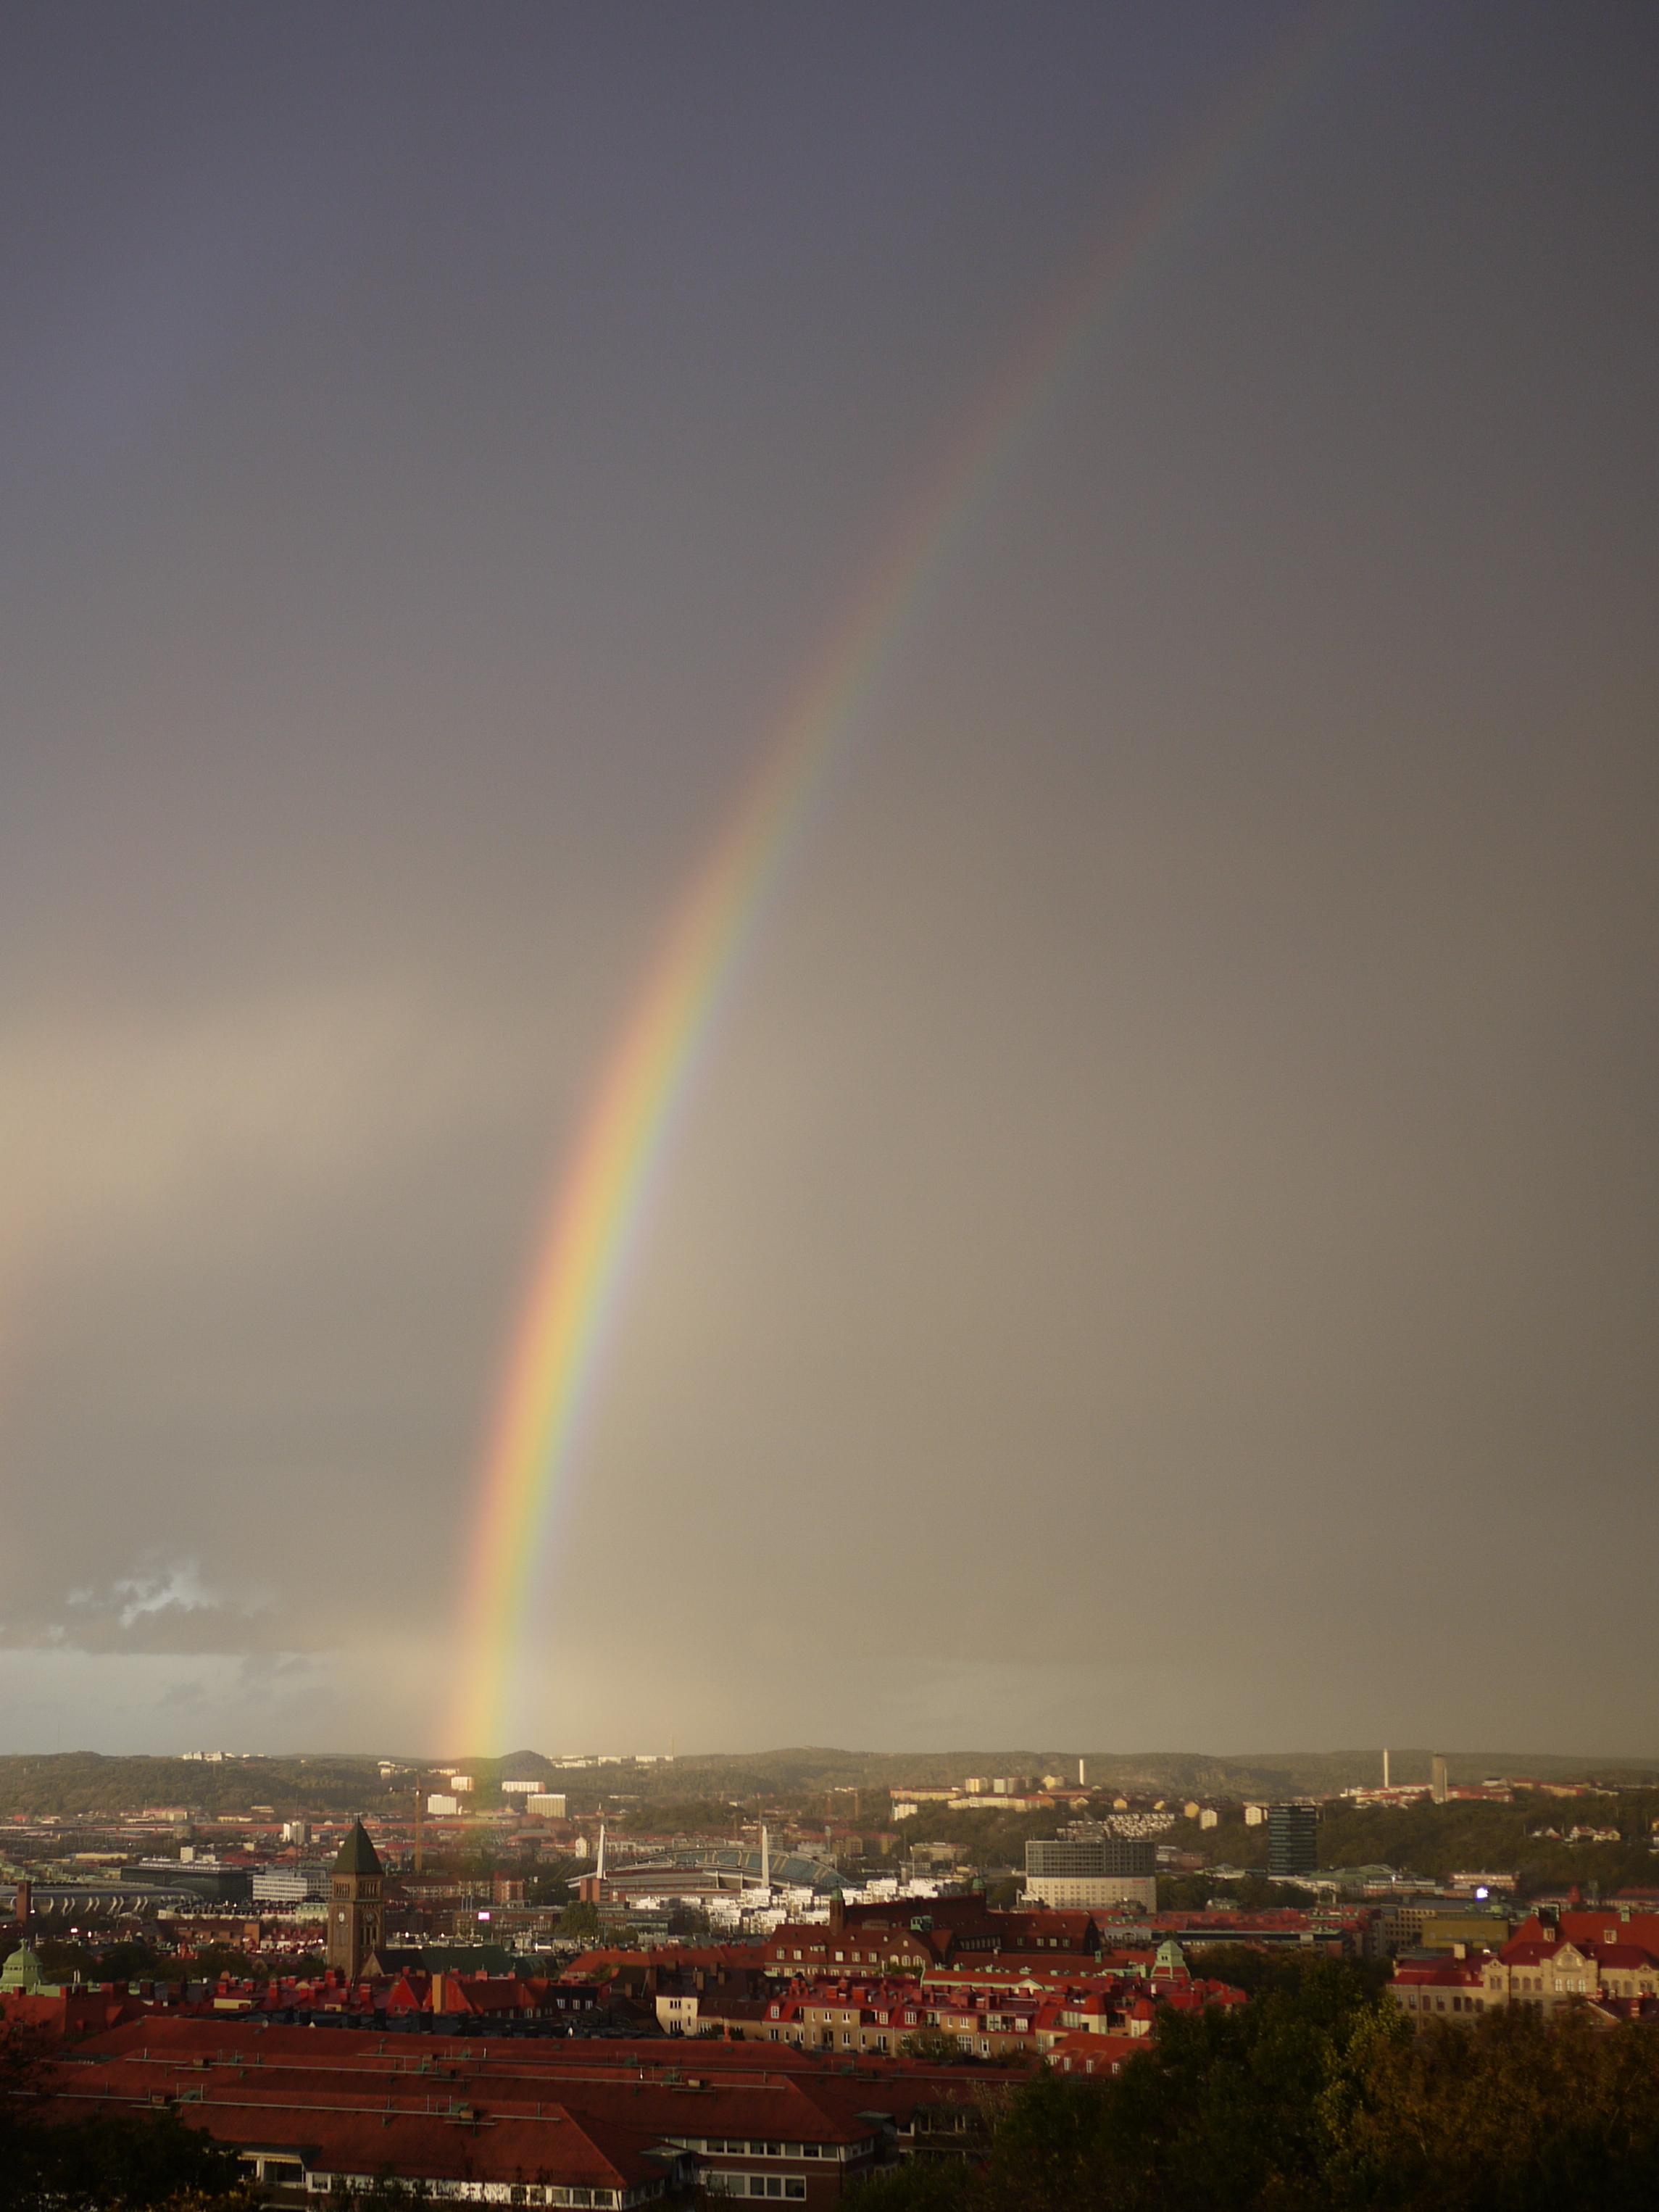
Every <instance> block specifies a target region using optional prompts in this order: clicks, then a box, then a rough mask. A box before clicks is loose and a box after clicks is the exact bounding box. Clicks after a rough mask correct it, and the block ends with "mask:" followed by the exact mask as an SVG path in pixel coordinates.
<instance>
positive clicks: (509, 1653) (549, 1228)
mask: <svg viewBox="0 0 1659 2212" xmlns="http://www.w3.org/2000/svg"><path fill="white" fill-rule="evenodd" d="M1375 4H1376V0H1370V4H1358V0H1356V4H1348V5H1340V6H1336V7H1334V8H1329V9H1326V8H1322V9H1318V10H1317V11H1316V13H1315V14H1313V15H1310V17H1309V18H1308V19H1307V20H1306V21H1304V23H1303V24H1301V25H1300V26H1299V27H1298V28H1297V32H1296V33H1295V34H1294V35H1293V36H1292V37H1291V40H1289V42H1288V43H1287V44H1286V45H1285V46H1282V47H1280V48H1279V49H1278V50H1277V51H1276V52H1274V53H1273V56H1272V58H1270V60H1269V61H1268V62H1267V65H1266V66H1265V67H1263V68H1261V69H1260V70H1258V71H1256V72H1255V74H1254V75H1252V76H1250V77H1249V79H1248V80H1247V81H1246V82H1244V83H1243V84H1242V85H1241V86H1239V87H1238V88H1236V89H1235V91H1234V92H1233V94H1232V95H1231V98H1230V99H1229V100H1228V101H1227V102H1226V104H1225V107H1224V108H1223V110H1222V111H1221V112H1220V113H1219V114H1218V115H1217V116H1216V117H1214V118H1212V121H1211V123H1210V125H1209V127H1208V128H1207V129H1206V130H1205V131H1203V132H1201V133H1200V134H1199V135H1198V136H1197V137H1194V140H1193V141H1192V142H1191V143H1189V144H1188V146H1187V147H1186V148H1185V149H1184V150H1183V152H1182V155H1180V157H1179V158H1177V159H1176V161H1172V162H1171V163H1170V166H1169V167H1168V168H1167V169H1166V170H1165V171H1164V174H1163V175H1162V176H1161V178H1160V179H1158V183H1157V184H1156V185H1155V186H1154V188H1153V189H1152V191H1150V192H1149V193H1148V195H1147V196H1146V198H1145V200H1144V201H1143V202H1142V204H1140V206H1139V210H1138V212H1137V213H1136V215H1135V216H1134V217H1133V220H1132V221H1131V222H1129V223H1128V224H1127V226H1124V227H1121V228H1116V229H1115V230H1114V232H1113V233H1112V234H1111V235H1110V236H1109V238H1108V240H1106V241H1105V242H1104V243H1103V246H1101V248H1100V249H1099V250H1098V252H1097V253H1096V254H1095V255H1094V256H1093V257H1092V258H1091V260H1090V261H1089V262H1088V264H1086V265H1085V268H1084V269H1083V270H1081V271H1080V273H1079V276H1077V278H1076V279H1075V281H1074V282H1073V283H1072V284H1071V285H1069V286H1068V287H1067V288H1066V290H1065V291H1064V293H1063V294H1062V295H1060V298H1059V299H1058V300H1056V301H1055V302H1054V304H1053V306H1052V307H1051V308H1050V309H1049V311H1048V313H1047V314H1046V315H1045V316H1044V317H1043V318H1042V320H1041V322H1040V323H1039V325H1037V327H1036V329H1035V331H1032V332H1031V333H1030V335H1029V336H1028V337H1027V338H1026V340H1025V342H1024V343H1023V344H1022V345H1021V346H1020V348H1019V349H1018V351H1017V352H1016V353H1015V355H1014V356H1013V357H1012V359H1011V360H1010V361H1009V362H1007V363H1006V366H1005V367H1004V368H1003V371H1002V373H1001V374H1000V375H999V376H998V377H997V378H996V380H994V383H993V384H992V385H991V386H989V387H988V388H987V391H986V392H984V393H983V394H982V395H981V398H980V399H979V401H978V402H977V404H975V406H974V407H973V408H972V409H971V410H969V413H968V414H967V415H966V416H964V418H963V421H962V422H960V424H959V425H958V427H957V432H956V435H954V437H952V438H951V440H950V441H948V443H947V444H946V445H945V447H944V450H943V453H942V455H941V457H940V459H939V463H938V465H936V467H935V468H934V470H933V472H932V475H931V477H930V478H929V480H928V481H927V483H925V484H924V486H923V488H922V489H921V493H920V495H918V496H916V497H915V499H914V500H913V501H912V502H911V504H910V506H909V507H908V511H907V512H906V513H904V514H903V515H902V518H901V520H900V523H899V526H898V527H897V528H896V530H895V532H893V533H892V536H891V538H890V541H889V543H888V544H887V547H886V550H885V551H884V554H883V556H882V557H881V558H880V559H879V561H878V562H877V564H876V565H875V567H874V568H873V570H872V573H871V574H870V576H869V577H868V579H867V580H866V583H865V585H864V586H863V588H862V589H861V590H860V592H858V593H857V595H856V597H855V598H854V601H853V603H852V605H850V607H849V608H848V611H847V612H846V615H845V617H844V619H843V620H842V623H840V624H839V626H838V627H837V629H836V632H835V633H834V635H833V636H832V638H831V640H830V641H829V644H828V646H827V647H826V648H825V649H824V650H823V652H822V653H821V654H820V656H819V658H818V659H817V663H816V665H815V666H814V667H813V669H812V670H811V673H810V675H809V678H808V680H807V682H806V683H805V685H804V687H803V689H802V690H801V692H800V694H799V697H798V698H797V700H796V702H795V703H794V705H793V708H791V710H790V711H789V712H788V713H787V714H786V715H785V716H784V718H783V720H782V722H781V726H780V727H779V729H778V730H777V731H776V732H775V734H774V736H773V738H772V739H771V741H770V743H769V744H768V745H767V746H766V748H765V749H764V750H763V751H762V753H761V754H760V756H759V757H758V760H757V763H756V765H755V767H754V768H753V769H752V771H751V772H750V775H749V777H748V780H747V781H746V783H745V784H744V788H743V790H742V791H741V793H740V794H739V796H738V802H737V804H736V805H735V806H734V807H733V808H732V811H731V812H730V813H729V815H728V816H727V817H726V822H725V826H724V827H723V828H722V829H721V830H720V835H719V836H718V838H717V839H716V842H715V843H714V849H713V850H712V852H710V853H709V854H708V855H707V857H706V858H705V859H704V860H703V861H702V865H701V866H700V867H698V868H697V869H696V872H695V873H694V874H693V875H692V877H691V878H690V884H689V887H688V889H687V890H686V891H685V893H684V896H683V898H682V900H681V902H680V904H679V905H678V908H677V909H676V910H675V911H674V912H673V914H672V915H671V919H670V921H669V923H668V927H667V928H666V930H665V933H664V934H663V936H662V938H661V940H660V943H659V946H658V949H657V951H656V954H655V957H653V960H652V961H651V963H650V965H649V967H648V968H647V971H646V975H645V980H644V983H643V987H641V991H640V993H639V995H638V997H637V999H636V1000H635V1003H634V1005H633V1006H632V1007H631V1008H630V1010H629V1012H628V1015H627V1017H626V1018H625V1019H624V1021H623V1024H622V1025H621V1029H620V1031H619V1033H618V1035H617V1038H616V1041H615V1043H614V1045H613V1047H612V1048H611V1052H610V1054H609V1056H608V1058H607V1059H606V1060H605V1065H604V1067H603V1069H602V1072H601V1074H600V1077H599V1084H598V1086H597V1088H596V1090H595V1091H594V1092H593V1094H592V1099H591V1101H590V1103H589V1104H588V1107H587V1110H586V1115H585V1117H584V1119H583V1121H582V1123H581V1126H580V1130H579V1133H578V1134H577V1138H576V1141H575V1145H574V1149H573V1150H572V1151H571V1152H569V1153H568V1156H567V1157H566V1159H565V1161H564V1164H563V1165H562V1172H561V1173H560V1174H559V1176H558V1177H557V1180H556V1185H555V1188H554V1192H553V1196H552V1200H551V1203H550V1207H549V1209H548V1212H547V1216H546V1223H545V1227H544V1231H543V1233H542V1236H541V1239H540V1243H539V1245H538V1258H537V1260H536V1262H535V1265H534V1267H533V1269H532V1274H531V1279H530V1285H529V1291H528V1295H527V1296H526V1298H525V1300H524V1303H523V1305H522V1308H521V1310H520V1316H519V1319H518V1322H517V1326H516V1328H514V1331H513V1342H512V1349H511V1352H510V1356H509V1358H508V1360H507V1366H506V1371H505V1376H504V1378H503V1381H502V1384H501V1389H500V1393H499V1395H498V1399H497V1402H496V1409H495V1416H494V1419H493V1421H492V1423H491V1425H490V1431H489V1440H488V1445H487V1449H486V1452H485V1455H484V1460H483V1472H482V1475H481V1478H480V1480H479V1484H478V1505H477V1519H476V1523H475V1526H474V1529H473V1534H472V1541H471V1548H470V1554H469V1558H468V1564H467V1570H466V1578H465V1589H464V1593H463V1600H462V1614H461V1640H460V1658H461V1664H460V1667H459V1671H458V1675H457V1702H456V1704H455V1706H454V1708H453V1711H452V1712H451V1714H450V1715H449V1717H448V1722H447V1741H448V1742H449V1743H450V1744H451V1745H452V1746H453V1747H454V1748H455V1749H456V1751H457V1752H464V1753H468V1754H470V1755H474V1756H477V1755H488V1754H489V1753H492V1752H498V1751H500V1750H501V1749H503V1748H504V1747H506V1744H507V1735H508V1729H509V1725H510V1723H511V1722H512V1720H513V1717H514V1715H513V1711H512V1709H511V1704H510V1699H511V1696H512V1692H513V1688H514V1686H515V1683H516V1681H517V1679H518V1677H519V1674H520V1655H521V1650H522V1646H523V1644H524V1642H525V1640H526V1625H527V1622H528V1620H529V1616H530V1610H531V1607H532V1601H533V1600H534V1597H535V1595H536V1590H537V1587H538V1582H539V1580H540V1577H541V1573H542V1563H543V1558H544V1553H545V1552H546V1549H547V1547H548V1538H549V1533H550V1523H551V1519H552V1516H553V1512H554V1510H555V1507H556V1503H557V1500H558V1498H559V1497H560V1495H561V1493H562V1492H563V1490H564V1489H565V1488H566V1487H567V1486H568V1482H569V1479H570V1475H571V1471H572V1468H573V1467H574V1464H575V1462H576V1459H577V1457H578V1455H579V1451H580V1443H581V1438H582V1435H583V1431H584V1428H585V1425H586V1420H587V1418H588V1416H589V1414H590V1413H591V1412H592V1406H593V1401H594V1398H595V1395H596V1392H597V1389H598V1384H599V1376H600V1372H601V1369H602V1366H603V1364H604V1354H605V1346H606V1342H607V1340H608V1338H609V1336H610V1334H611V1330H612V1328H613V1325H614V1323H615V1321H616V1318H617V1310H618V1307H619V1304H620V1302H621V1299H622V1297H623V1290H624V1287H625V1285H626V1283H627V1279H628V1274H629V1261H630V1259H631V1257H632V1255H634V1253H635V1251H636V1249H637V1248H638V1245H639V1242H640V1238H641V1231H642V1228H643V1225H644V1223H645V1220H646V1218H647V1214H648V1212H649V1209H650V1200H651V1197H652V1194H653V1189H654V1188H655V1186H656V1183H657V1182H658V1179H659V1176H660V1175H661V1172H662V1170H663V1166H664V1163H665V1158H666V1156H667V1154H668V1152H669V1150H670V1148H671V1142H672V1138H673V1134H674V1131H675V1128H676V1126H677V1123H678V1118H679V1115H680V1113H681V1109H683V1108H684V1103H685V1101H686V1098H687V1096H688V1094H689V1092H690V1089H691V1087H692V1085H693V1081H694V1079H695V1077H696V1071H697V1068H698V1066H699V1063H700V1060H701V1059H702V1056H703V1054H704V1052H705V1050H706V1048H707V1047H708V1043H709V1041H710V1038H711V1036H712V1035H713V1033H714V1028H715V1025H716V1021H717V1017H718V1015H719V1012H720V1007H721V1005H722V1003H723V1002H724V1000H726V997H727V995H728V994H729V992H730V990H731V987H732V982H733V979H734V976H735V975H736V972H737V970H738V966H739V964H740V956H741V954H742V951H743V949H744V945H746V943H747V942H748V941H749V940H750V939H751V938H752V936H753V934H754V933H755V931H756V929H757V926H758V924H759V922H760V921H761V919H762V917H763V915H764V913H765V911H766V909H767V906H768V903H769V899H770V898H771V896H772V895H773V894H774V892H775V890H776V887H777V885H778V883H779V880H780V878H781V876H782V875H783V873H784V872H785V870H786V868H787V865H788V862H789V860H790V859H791V857H792V855H793V853H794V852H795V850H796V849H797V848H798V846H799V842H800V841H801V838H802V836H803V834H804V832H805V828H806V825H807V823H809V821H810V819H811V814H812V811H813V808H814V805H815V802H816V801H817V799H819V797H820V796H821V794H822V792H823V787H824V784H825V781H826V779H827V775H828V772H829V769H830V768H831V766H832V765H833V764H834V763H835V762H836V758H837V757H838V755H839V754H840V753H841V751H842V749H843V747H844V746H845V744H846V743H847V741H848V736H849V734H850V732H851V730H852V728H853V726H854V721H855V720H856V716H857V714H858V710H859V708H860V707H861V706H862V705H863V704H864V702H866V700H867V699H868V697H869V696H870V694H871V692H872V689H873V687H874V686H875V684H876V683H877V682H878V678H880V676H881V674H882V671H883V670H884V667H885V665H886V664H887V662H888V661H889V659H890V657H891V655H892V653H893V651H894V649H895V647H896V644H897V642H898V641H899V639H900V637H901V635H902V633H903V632H904V631H905V629H907V628H908V625H909V623H911V622H912V620H913V619H914V617H915V613H916V611H917V610H918V608H919V606H920V605H921V604H922V603H923V601H924V599H926V597H927V594H928V592H929V591H930V588H931V587H932V586H933V584H934V582H935V581H936V580H937V578H938V576H939V572H940V570H941V569H942V568H943V567H944V565H945V562H946V561H947V559H948V557H949V556H950V553H951V550H952V549H953V547H954V546H955V544H957V541H958V540H959V538H960V537H961V535H962V533H963V530H964V528H965V526H966V525H967V524H968V523H969V520H971V518H972V516H973V514H974V513H975V511H976V510H977V509H978V508H979V507H981V506H982V505H983V503H984V502H985V501H986V500H987V499H988V498H989V497H990V495H992V493H993V492H994V489H996V487H997V485H998V483H1000V481H1001V479H1002V477H1003V476H1004V474H1005V473H1006V471H1007V469H1008V468H1009V466H1010V465H1011V464H1012V461H1013V459H1014V458H1015V456H1016V453H1017V452H1018V447H1019V446H1020V445H1021V443H1022V441H1023V439H1024V435H1025V434H1027V433H1028V432H1029V431H1030V429H1031V428H1032V427H1033V426H1034V424H1035V423H1036V422H1037V421H1038V419H1039V418H1040V417H1041V416H1042V414H1043V412H1044V411H1045V410H1046V409H1047V408H1048V407H1049V406H1050V405H1051V404H1053V402H1054V399H1055V398H1056V397H1057V396H1058V395H1059V394H1060V392H1061V390H1062V389H1063V387H1064V386H1065V384H1066V380H1067V378H1068V376H1069V375H1070V374H1072V373H1073V371H1074V370H1075V368H1077V367H1078V366H1079V363H1080V362H1081V361H1082V360H1083V358H1084V357H1085V354H1086V352H1087V350H1088V348H1089V345H1090V343H1091V340H1092V339H1093V338H1094V337H1095V336H1096V334H1097V331H1098V330H1099V328H1100V325H1101V324H1102V323H1103V320H1104V319H1105V317H1106V316H1107V314H1108V313H1109V312H1110V311H1111V310H1112V309H1113V308H1115V307H1117V306H1119V305H1120V304H1121V301H1123V299H1124V297H1125V295H1126V293H1127V289H1128V288H1129V286H1130V283H1131V281H1132V279H1133V277H1134V276H1136V275H1137V274H1138V273H1139V271H1140V270H1143V269H1144V268H1145V267H1146V264H1147V263H1148V261H1149V260H1150V259H1151V258H1152V254H1153V252H1154V249H1155V248H1157V247H1158V246H1162V245H1164V244H1165V243H1167V242H1169V241H1170V240H1172V239H1173V238H1175V237H1176V235H1177V234H1178V233H1179V232H1180V230H1181V229H1182V225H1183V223H1184V222H1186V221H1187V220H1188V218H1190V217H1191V216H1193V215H1194V214H1195V213H1196V212H1197V210H1199V208H1200V205H1201V204H1202V203H1203V202H1204V201H1206V199H1208V198H1210V197H1212V195H1214V194H1215V193H1216V192H1217V191H1218V189H1219V187H1220V186H1221V185H1224V184H1225V182H1226V181H1227V179H1228V178H1229V177H1230V176H1231V173H1232V172H1233V171H1234V170H1235V168H1236V167H1237V165H1238V164H1239V163H1240V162H1242V161H1243V158H1244V157H1245V155H1247V154H1248V153H1249V151H1250V150H1251V149H1253V148H1254V147H1255V145H1256V144H1257V143H1259V142H1260V140H1261V137H1263V136H1264V135H1265V134H1266V133H1267V131H1268V130H1269V129H1270V128H1271V127H1272V125H1273V124H1274V122H1275V121H1276V120H1277V119H1278V118H1279V117H1280V116H1281V115H1282V114H1284V113H1285V112H1286V110H1287V109H1288V108H1289V107H1290V106H1291V104H1292V103H1293V102H1294V101H1295V100H1297V97H1298V96H1299V95H1300V94H1302V92H1303V91H1304V88H1306V87H1307V85H1308V84H1309V83H1310V81H1311V80H1312V78H1313V77H1314V76H1315V74H1316V71H1317V70H1319V69H1320V68H1321V67H1322V65H1323V64H1325V63H1326V62H1327V60H1328V58H1329V57H1330V56H1331V55H1332V53H1333V52H1334V51H1335V50H1336V49H1337V48H1338V47H1339V46H1340V45H1341V44H1343V43H1345V41H1346V36H1347V34H1348V33H1351V32H1352V30H1353V28H1354V27H1356V25H1357V24H1358V21H1360V19H1361V18H1362V17H1363V16H1364V15H1367V14H1369V13H1370V12H1373V9H1374V6H1375Z"/></svg>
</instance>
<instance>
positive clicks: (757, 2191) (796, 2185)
mask: <svg viewBox="0 0 1659 2212" xmlns="http://www.w3.org/2000/svg"><path fill="white" fill-rule="evenodd" d="M702 2185H703V2187H704V2188H705V2189H706V2190H707V2191H708V2193H709V2195H710V2196H711V2197H805V2194H806V2184H805V2182H804V2181H801V2180H799V2179H797V2178H796V2176H795V2175H794V2174H793V2173H705V2174H704V2176H703V2177H702Z"/></svg>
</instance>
